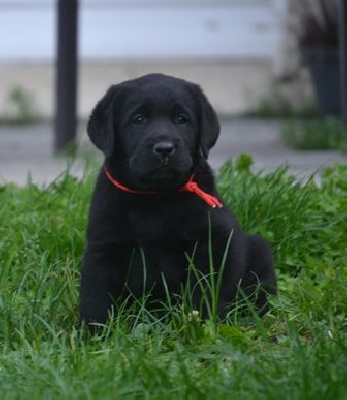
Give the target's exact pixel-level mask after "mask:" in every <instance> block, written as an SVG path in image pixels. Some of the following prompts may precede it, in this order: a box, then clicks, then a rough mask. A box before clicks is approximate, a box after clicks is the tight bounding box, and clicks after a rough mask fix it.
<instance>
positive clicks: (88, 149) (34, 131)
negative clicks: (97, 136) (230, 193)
mask: <svg viewBox="0 0 347 400" xmlns="http://www.w3.org/2000/svg"><path fill="white" fill-rule="evenodd" d="M221 124H222V134H221V137H220V139H219V141H218V143H217V145H216V146H215V147H214V149H212V151H211V153H210V163H211V165H212V167H213V168H214V169H217V168H218V167H220V166H221V165H222V164H223V163H224V162H225V161H226V160H228V159H230V158H234V157H235V156H237V155H238V154H240V153H243V152H248V153H250V154H252V156H253V158H254V161H255V165H254V168H255V170H265V171H269V170H273V169H275V168H277V167H278V166H279V165H283V164H288V165H289V172H290V173H293V174H295V175H296V176H297V177H298V179H303V178H305V177H308V176H309V175H311V174H312V173H314V172H316V171H319V170H321V169H322V168H324V167H327V166H330V165H334V164H337V163H344V164H346V163H347V156H346V155H342V154H341V153H340V152H337V151H294V150H290V149H288V148H287V147H286V146H285V145H284V143H283V142H282V140H281V138H280V130H281V122H278V121H264V120H254V119H241V118H229V119H222V121H221ZM80 132H81V134H80V145H79V150H78V156H77V158H76V159H75V160H74V162H73V163H72V164H71V160H69V159H67V158H62V157H54V156H53V129H52V126H51V125H50V124H48V123H42V124H37V125H31V126H0V184H2V183H6V182H14V183H16V184H18V185H25V184H26V183H27V181H28V177H29V175H30V177H31V179H32V181H33V182H35V183H37V184H39V185H44V184H48V183H50V182H51V181H53V180H54V179H56V178H57V177H59V175H60V174H61V173H63V172H64V171H65V170H66V168H67V167H69V168H70V171H71V173H73V174H74V175H76V176H77V177H82V176H83V173H84V171H85V154H86V153H88V154H89V153H90V154H92V155H94V154H95V155H97V154H98V152H97V151H96V150H95V149H94V147H93V146H92V145H91V144H90V143H89V141H88V139H87V136H86V134H85V132H84V126H83V125H82V126H81V127H80ZM96 157H97V156H96ZM100 160H101V158H100Z"/></svg>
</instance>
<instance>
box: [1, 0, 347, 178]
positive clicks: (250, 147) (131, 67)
mask: <svg viewBox="0 0 347 400" xmlns="http://www.w3.org/2000/svg"><path fill="white" fill-rule="evenodd" d="M57 6H58V1H57V0H0V179H1V178H2V179H3V180H5V181H8V180H14V181H16V182H19V183H22V181H23V180H25V179H26V177H27V173H28V172H27V171H29V170H30V171H32V172H33V171H34V172H33V174H34V176H35V174H36V175H37V176H39V174H40V173H41V174H43V171H42V169H45V170H46V174H48V175H47V176H46V179H48V180H49V179H52V177H53V176H54V173H55V172H56V170H55V169H52V173H51V175H49V173H48V171H49V168H50V167H49V166H48V161H47V160H48V159H51V158H52V155H53V153H54V151H53V142H54V140H53V136H54V123H53V122H54V119H55V116H56V76H57V69H56V61H57V60H56V58H57V48H58V45H57V27H58V12H57V9H58V8H57ZM315 24H316V25H315ZM77 28H78V31H77V32H78V35H77V37H78V45H77V48H78V70H77V86H76V87H77V116H78V121H79V122H80V123H79V124H78V133H79V137H80V138H82V140H84V139H83V137H84V136H85V134H84V131H85V121H86V119H87V117H88V115H89V113H90V111H91V109H92V107H93V106H94V105H95V103H96V102H97V101H98V100H99V99H100V98H101V97H102V95H103V94H104V93H105V91H106V89H107V88H108V87H109V86H110V85H111V84H113V83H117V82H121V81H123V80H126V79H130V78H134V77H137V76H140V75H143V74H146V73H150V72H163V73H166V74H170V75H174V76H177V77H181V78H184V79H187V80H191V81H193V82H196V83H199V84H200V85H201V86H202V87H203V89H204V91H205V93H206V94H207V96H208V98H209V99H210V101H211V103H212V104H213V106H214V108H215V109H216V111H217V112H218V113H219V115H220V117H221V121H222V127H223V135H222V138H224V139H221V142H220V144H219V148H218V147H217V148H216V150H215V153H214V156H213V157H215V158H214V159H212V163H214V164H215V165H216V167H217V166H219V165H220V164H221V163H222V162H224V161H225V160H226V159H228V158H230V157H233V156H235V155H236V154H238V153H239V152H242V151H250V152H252V153H254V157H255V159H256V161H257V157H258V160H260V161H258V162H259V167H265V168H267V167H269V168H273V167H274V166H276V165H277V164H278V163H279V162H281V161H282V162H286V161H288V162H289V163H292V162H291V159H290V157H289V155H290V154H292V153H290V150H288V151H289V153H288V152H286V153H285V154H287V155H288V154H289V155H288V157H289V158H288V160H287V158H286V157H285V158H283V152H285V151H286V150H287V149H290V148H295V147H297V143H296V142H295V140H296V141H298V140H297V139H298V138H297V136H298V135H299V136H300V137H299V139H301V136H302V129H301V125H300V124H299V125H298V123H297V122H298V120H300V121H302V120H307V119H309V120H312V119H314V122H313V123H314V124H317V120H319V122H318V125H313V128H312V124H311V122H310V124H309V126H308V127H307V124H305V128H304V130H306V131H308V133H305V135H306V134H307V135H308V136H309V137H311V139H310V140H311V142H312V141H313V142H315V140H316V141H317V138H319V140H318V141H319V143H318V144H317V143H313V145H312V144H311V147H313V148H314V149H316V150H317V149H322V148H328V149H330V150H336V149H337V148H338V149H340V148H341V140H340V139H341V137H342V136H343V129H344V128H343V127H342V125H341V124H340V122H338V119H339V117H340V115H341V108H340V88H341V82H340V81H338V78H339V76H340V70H339V69H338V68H339V65H340V64H339V60H338V13H337V2H335V1H333V0H311V1H310V0H79V2H78V24H77ZM310 41H311V42H310ZM317 41H318V45H317ZM305 46H306V47H309V48H310V49H311V48H317V47H319V48H320V51H321V48H328V51H329V54H330V56H329V57H330V58H329V62H328V63H329V64H331V59H333V58H334V57H335V58H336V66H335V69H334V70H333V72H328V73H327V74H328V75H327V74H326V75H324V76H323V78H319V79H318V80H319V81H324V82H326V83H328V84H327V85H326V86H328V87H329V88H330V89H331V88H332V87H333V88H332V89H331V90H330V91H332V94H330V97H331V98H332V99H330V100H327V101H325V103H324V101H323V103H324V104H323V103H322V102H321V101H320V100H319V99H317V87H316V84H315V82H314V74H312V71H311V70H310V67H309V65H308V62H307V60H308V58H310V57H311V58H312V56H311V53H312V52H311V50H310V49H309V51H308V52H306V53H305V54H304V52H303V48H304V47H305ZM334 51H335V53H334ZM333 53H334V54H335V55H332V54H333ZM303 54H304V56H303ZM307 54H309V56H308V55H307ZM313 58H315V56H313ZM63 62H64V61H63ZM319 62H320V64H322V56H319ZM319 68H321V67H319ZM329 74H330V75H329ZM333 80H335V81H336V83H332V81H333ZM334 84H336V85H337V86H336V87H335V86H333V85H334ZM322 104H323V106H325V109H323V108H324V107H323V108H322ZM321 118H323V120H322V119H321ZM294 119H295V121H294ZM322 121H323V122H322ZM322 124H323V125H322ZM317 126H318V128H317ZM312 131H319V132H318V134H317V135H316V134H314V135H313V136H314V137H313V139H312ZM327 131H329V132H332V131H333V133H332V134H329V135H327V133H326V132H327ZM283 132H284V134H283ZM298 132H299V133H298ZM310 132H311V133H310ZM336 132H337V133H336ZM251 133H252V136H250V135H251ZM283 135H284V136H283ZM328 136H329V141H327V140H326V139H327V137H328ZM331 137H333V140H332V142H333V143H330V141H331V140H330V139H331ZM336 137H338V139H336ZM288 138H289V142H290V141H292V146H290V143H289V144H288ZM322 138H323V139H322ZM223 140H224V141H223ZM299 141H300V140H299ZM322 141H323V142H324V141H325V142H327V143H321V142H322ZM337 142H338V143H337ZM306 147H307V146H306ZM1 149H2V150H1ZM218 149H219V150H218ZM261 149H263V153H262V151H261ZM304 149H305V145H304ZM257 151H258V153H257ZM269 154H271V155H273V156H274V157H275V158H276V157H277V158H276V159H275V160H274V161H273V163H272V164H271V165H268V164H266V160H267V159H268V157H269ZM262 157H263V158H262ZM307 157H308V155H307V156H306V158H305V159H306V160H307V159H308V158H307ZM329 157H330V156H329ZM339 157H342V159H343V161H344V156H342V155H341V154H340V152H337V153H336V152H334V154H333V158H334V160H338V159H339ZM14 158H16V165H17V164H18V158H19V159H22V160H23V167H22V169H21V168H19V167H18V166H14V165H13V159H14ZM30 160H31V161H30ZM262 160H263V161H262ZM39 162H40V163H41V164H40V165H38V163H39ZM43 162H47V167H46V168H42V165H43V164H42V163H43ZM330 162H333V160H332V161H330V158H329V160H328V161H327V163H330ZM11 163H12V164H11ZM58 163H61V160H60V161H58ZM11 165H12V167H11ZM49 165H53V164H52V163H50V164H49ZM315 167H316V165H315V164H314V166H313V164H312V166H308V167H307V169H308V170H309V171H312V170H313V169H314V168H315ZM317 167H318V166H317ZM11 168H12V169H11ZM18 168H19V170H18ZM52 168H53V167H52ZM54 168H55V167H54ZM59 168H62V164H59ZM16 169H17V170H16ZM19 175H20V176H19ZM39 180H40V179H39Z"/></svg>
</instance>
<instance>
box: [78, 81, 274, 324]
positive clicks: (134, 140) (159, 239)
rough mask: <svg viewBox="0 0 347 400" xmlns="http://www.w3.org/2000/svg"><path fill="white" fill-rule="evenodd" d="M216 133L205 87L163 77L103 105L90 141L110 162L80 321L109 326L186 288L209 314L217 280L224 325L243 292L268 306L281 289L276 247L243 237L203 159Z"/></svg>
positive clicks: (97, 206)
mask: <svg viewBox="0 0 347 400" xmlns="http://www.w3.org/2000/svg"><path fill="white" fill-rule="evenodd" d="M219 130H220V129H219V122H218V119H217V116H216V114H215V112H214V110H213V108H212V107H211V105H210V104H209V102H208V100H207V99H206V97H205V95H204V93H203V92H202V90H201V89H200V87H199V86H198V85H196V84H193V83H190V82H186V81H184V80H182V79H177V78H173V77H170V76H166V75H162V74H150V75H146V76H143V77H140V78H138V79H134V80H129V81H126V82H123V83H121V84H118V85H113V86H111V87H110V88H109V89H108V91H107V93H106V95H105V96H104V97H103V99H101V101H100V102H99V103H98V104H97V106H96V107H95V109H94V110H93V111H92V113H91V116H90V119H89V123H88V134H89V136H90V139H91V141H92V142H93V143H94V144H95V145H96V146H97V147H98V148H99V149H101V150H102V151H103V153H104V155H105V162H104V164H103V167H102V170H101V172H100V174H99V177H98V180H97V183H96V188H95V192H94V196H93V199H92V202H91V207H90V215H89V225H88V231H87V240H88V243H87V248H86V250H85V254H84V261H83V266H82V276H81V295H80V314H81V319H82V321H85V322H86V323H87V324H89V323H93V322H98V323H105V322H106V320H107V318H108V315H109V313H110V312H111V311H112V309H113V305H114V302H117V301H124V299H129V298H130V299H131V298H132V299H134V298H140V297H141V296H143V295H144V294H150V299H153V300H156V301H161V300H165V298H166V297H167V295H168V292H169V293H170V294H178V293H180V291H181V289H182V287H183V286H184V285H185V284H186V283H187V280H189V282H188V284H189V285H190V287H191V292H192V293H191V296H192V299H191V300H192V303H193V306H194V308H195V309H196V310H200V311H201V312H202V315H206V309H207V308H206V304H205V306H204V304H203V303H204V302H206V297H207V298H208V297H209V296H210V295H209V294H207V296H206V293H208V292H209V290H208V289H207V287H208V285H207V284H206V282H207V281H208V279H210V278H209V277H211V275H213V274H214V273H215V275H218V274H219V279H220V282H221V284H220V290H219V297H218V314H219V315H220V316H221V317H224V316H225V314H226V312H227V309H228V305H229V304H230V303H231V302H232V301H233V300H234V299H235V296H236V294H237V290H238V288H241V289H242V291H243V293H246V295H247V296H248V295H250V296H252V295H253V299H254V301H255V303H256V306H257V307H258V308H260V309H263V308H265V307H266V292H270V293H275V291H276V277H275V272H274V269H273V263H272V256H271V250H270V247H269V245H268V244H267V243H266V242H265V240H264V239H263V238H261V237H259V236H250V235H246V234H244V233H243V231H242V230H241V228H240V226H239V224H238V223H237V221H236V219H235V217H234V216H233V214H232V213H231V212H230V211H229V210H228V209H227V208H226V207H225V206H223V203H222V200H221V199H220V198H219V196H218V194H217V192H216V188H215V184H214V179H213V174H212V172H211V169H210V167H209V165H208V163H207V161H206V159H207V157H208V154H209V150H210V149H211V148H212V147H213V145H214V144H215V142H216V140H217V137H218V135H219ZM189 265H190V266H192V265H193V266H194V267H193V270H194V271H195V272H193V273H191V272H190V273H188V270H189V268H188V267H189ZM191 269H192V268H190V270H191ZM211 271H212V273H211ZM208 276H209V277H208ZM203 277H205V280H204V279H203ZM259 289H260V290H259Z"/></svg>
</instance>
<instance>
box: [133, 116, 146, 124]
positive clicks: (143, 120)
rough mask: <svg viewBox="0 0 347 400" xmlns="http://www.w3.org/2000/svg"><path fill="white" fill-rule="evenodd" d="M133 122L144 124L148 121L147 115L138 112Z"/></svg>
mask: <svg viewBox="0 0 347 400" xmlns="http://www.w3.org/2000/svg"><path fill="white" fill-rule="evenodd" d="M131 122H132V123H133V124H134V125H144V124H145V123H146V117H145V116H144V115H143V114H136V115H134V117H133V119H132V121H131Z"/></svg>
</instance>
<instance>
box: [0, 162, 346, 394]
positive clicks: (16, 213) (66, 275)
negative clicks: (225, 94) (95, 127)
mask: <svg viewBox="0 0 347 400" xmlns="http://www.w3.org/2000/svg"><path fill="white" fill-rule="evenodd" d="M250 164H251V162H250V159H249V158H248V157H247V156H243V157H241V158H239V159H238V160H236V161H235V162H234V163H228V164H226V165H225V166H224V167H223V168H222V170H221V171H220V173H219V176H218V186H219V190H220V192H221V194H222V195H223V198H224V201H225V202H226V203H227V204H228V205H230V206H232V208H233V210H234V211H235V213H236V215H237V216H238V218H239V220H240V221H241V223H242V225H243V226H244V228H245V230H247V231H248V232H252V233H260V234H263V235H264V236H265V237H266V238H267V239H268V240H269V241H270V242H271V243H272V246H273V249H274V255H275V259H276V268H277V272H278V276H279V295H278V297H277V298H274V299H273V300H272V304H273V309H272V311H271V312H270V313H269V314H267V315H266V316H265V317H264V318H263V319H262V320H260V319H258V318H257V317H256V316H253V317H245V316H240V315H238V314H237V313H232V314H230V317H229V320H228V321H227V322H226V323H221V322H218V321H215V320H208V321H206V322H205V323H202V322H201V321H200V320H199V318H198V316H196V315H194V314H189V312H188V311H187V310H186V309H185V308H184V307H178V308H175V307H173V306H170V304H167V305H166V307H167V314H166V315H164V316H161V317H160V318H159V317H157V318H156V317H155V316H153V315H150V314H148V313H147V312H146V310H145V309H144V308H143V307H141V304H140V305H139V307H133V308H132V309H131V310H120V312H119V314H118V315H116V316H114V319H113V320H112V322H110V323H109V324H108V325H107V326H106V327H105V331H104V336H103V337H90V336H89V335H88V334H87V333H86V332H85V331H80V330H78V329H77V323H78V315H77V302H78V286H79V268H80V264H81V256H82V252H83V248H84V245H85V239H84V231H85V227H86V217H87V210H88V204H89V199H90V195H91V191H92V187H93V178H92V177H91V176H90V175H88V176H87V177H86V178H85V179H84V180H83V181H77V180H75V179H74V178H73V177H71V176H70V175H66V176H65V177H63V178H62V179H61V180H60V181H58V182H56V183H54V184H52V185H51V186H49V187H47V188H46V189H39V188H37V187H35V186H34V185H32V184H30V183H29V184H28V186H27V187H25V188H17V187H15V186H11V185H6V186H4V187H2V188H0V398H1V399H6V400H7V399H9V400H11V399H45V400H46V399H117V398H120V399H142V398H146V399H266V400H268V399H276V400H277V399H278V398H281V399H290V400H292V399H300V400H301V399H334V400H336V399H345V398H346V396H347V379H346V376H347V340H346V332H347V320H346V312H347V281H346V277H347V265H346V264H347V261H346V260H347V254H346V243H347V166H337V167H336V168H332V169H329V170H327V171H326V173H325V176H324V178H323V181H322V185H321V187H320V188H318V187H317V186H316V185H315V184H314V182H313V181H309V183H308V184H307V185H302V184H300V183H298V182H296V181H295V180H294V179H293V178H292V177H290V176H288V175H287V173H286V170H285V169H284V168H280V169H278V170H277V171H275V172H272V173H270V174H267V175H258V174H253V173H251V172H250Z"/></svg>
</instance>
